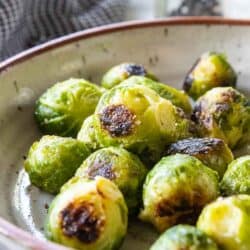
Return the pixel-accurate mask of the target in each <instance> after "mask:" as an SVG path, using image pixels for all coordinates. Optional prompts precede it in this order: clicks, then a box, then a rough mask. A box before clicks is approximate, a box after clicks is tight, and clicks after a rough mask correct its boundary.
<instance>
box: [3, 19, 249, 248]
mask: <svg viewBox="0 0 250 250" xmlns="http://www.w3.org/2000/svg"><path fill="white" fill-rule="evenodd" d="M176 25H188V26H193V25H208V26H210V25H226V26H250V19H248V20H242V19H228V18H221V17H173V18H166V19H156V20H150V21H129V22H123V23H117V24H111V25H105V26H100V27H96V28H92V29H88V30H84V31H79V32H75V33H73V34H70V35H66V36H63V37H60V38H57V39H54V40H51V41H49V42H47V43H44V44H41V45H39V46H36V47H34V48H32V49H29V50H26V51H24V52H21V53H19V54H17V55H15V56H13V57H10V58H9V59H7V60H5V61H3V62H1V63H0V74H1V73H3V72H5V71H7V70H8V69H9V68H10V67H12V66H14V65H17V64H21V63H22V62H24V61H26V60H28V59H30V58H32V57H35V56H37V55H39V54H42V53H43V52H46V51H49V50H53V49H55V48H58V47H60V46H64V45H67V44H70V43H72V42H77V41H79V40H84V39H87V38H89V37H94V36H99V35H103V34H108V33H114V32H117V31H122V30H129V29H142V28H148V27H159V26H166V27H167V26H176ZM0 234H2V235H4V236H6V237H8V238H10V239H11V240H14V241H16V242H18V243H21V244H22V245H23V246H25V247H28V249H32V250H47V249H50V250H66V249H69V248H65V247H63V246H60V245H58V244H55V243H50V242H46V241H43V240H40V239H37V238H36V237H34V236H33V235H32V234H30V233H28V232H26V231H24V230H23V229H20V228H19V227H17V226H15V225H13V224H11V223H10V222H8V221H7V220H5V219H3V218H1V217H0Z"/></svg>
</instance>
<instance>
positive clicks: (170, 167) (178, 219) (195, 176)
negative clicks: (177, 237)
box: [139, 154, 219, 231]
mask: <svg viewBox="0 0 250 250" xmlns="http://www.w3.org/2000/svg"><path fill="white" fill-rule="evenodd" d="M218 194H219V185H218V174H217V173H216V172H215V171H214V170H212V169H211V168H208V167H206V166H205V165H203V164H202V163H201V162H200V161H199V160H198V159H196V158H195V157H192V156H189V155H182V154H176V155H172V156H168V157H164V158H162V159H161V160H160V161H159V162H158V163H157V164H156V166H155V167H154V168H153V169H152V170H151V171H150V172H149V173H148V175H147V178H146V181H145V183H144V186H143V205H144V208H143V210H142V211H141V213H140V216H139V217H140V219H141V220H143V221H146V222H150V223H152V224H153V225H154V226H155V227H156V228H157V229H158V230H159V231H164V230H165V229H167V228H169V227H171V226H173V225H175V224H178V223H188V224H189V223H194V222H195V220H196V218H197V217H198V215H199V213H200V211H201V210H202V208H203V207H204V206H205V205H206V204H207V203H208V202H211V201H212V200H214V199H215V198H216V197H217V196H218Z"/></svg>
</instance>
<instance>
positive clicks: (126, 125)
mask: <svg viewBox="0 0 250 250" xmlns="http://www.w3.org/2000/svg"><path fill="white" fill-rule="evenodd" d="M100 121H101V124H102V127H103V128H104V129H106V130H107V131H108V132H109V134H110V135H111V136H113V137H119V136H124V135H129V134H131V133H132V130H133V127H134V121H135V115H134V114H133V113H132V112H131V111H130V110H129V109H128V108H127V107H126V106H125V105H123V104H119V105H111V106H108V107H106V108H105V109H104V110H103V112H102V113H101V114H100Z"/></svg>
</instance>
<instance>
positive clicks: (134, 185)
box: [76, 147, 147, 214]
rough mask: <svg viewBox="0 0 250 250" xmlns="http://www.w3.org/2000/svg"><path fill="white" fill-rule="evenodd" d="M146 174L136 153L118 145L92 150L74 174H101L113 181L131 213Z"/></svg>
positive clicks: (137, 200) (88, 176) (87, 176)
mask: <svg viewBox="0 0 250 250" xmlns="http://www.w3.org/2000/svg"><path fill="white" fill-rule="evenodd" d="M146 174H147V169H146V167H145V166H144V165H143V164H142V162H141V161H140V159H139V158H138V157H137V156H136V155H134V154H132V153H130V152H128V151H127V150H125V149H122V148H118V147H108V148H103V149H100V150H98V151H96V152H94V153H93V154H91V155H90V156H89V157H88V158H87V159H86V160H85V161H84V162H83V164H82V165H81V167H80V168H79V169H78V170H77V172H76V176H81V177H85V178H89V179H93V178H95V177H96V176H103V177H105V178H107V179H109V180H111V181H113V182H114V183H115V184H116V185H117V186H118V188H119V189H120V190H121V192H122V193H123V195H124V198H125V201H126V203H127V206H128V208H129V213H131V214H133V213H135V212H136V211H137V208H138V205H139V203H140V199H141V188H142V184H143V182H144V179H145V177H146Z"/></svg>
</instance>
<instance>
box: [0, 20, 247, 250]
mask: <svg viewBox="0 0 250 250" xmlns="http://www.w3.org/2000/svg"><path fill="white" fill-rule="evenodd" d="M249 44H250V21H236V20H221V19H209V18H203V19H170V20H157V21H151V22H131V23H124V24H116V25H111V26H105V27H100V28H95V29H92V30H87V31H83V32H78V33H75V34H73V35H69V36H66V37H63V38H60V39H57V40H54V41H52V42H49V43H47V44H44V45H41V46H38V47H36V48H34V49H31V50H29V51H27V52H24V53H21V54H19V55H17V56H15V57H13V58H11V59H9V60H7V61H5V62H2V63H1V64H0V166H1V167H0V216H1V219H0V242H1V244H0V248H1V249H39V250H40V249H58V250H59V249H63V247H61V246H59V245H56V244H52V243H49V242H47V241H46V240H45V238H44V234H43V231H44V228H43V223H44V217H45V215H46V213H47V206H48V204H49V203H50V201H51V199H52V196H50V195H48V194H46V193H43V192H41V191H40V190H39V189H37V188H35V187H33V186H31V185H30V182H29V178H28V177H27V175H26V174H25V172H24V170H23V161H24V159H25V155H26V154H27V150H28V148H29V146H30V145H31V143H32V142H33V141H34V140H36V139H38V138H39V137H40V136H41V135H40V134H39V132H38V129H37V126H36V124H35V123H34V119H33V111H34V103H35V100H36V99H37V97H38V96H39V95H41V93H42V92H43V91H44V90H45V89H47V88H48V87H49V86H51V85H52V84H54V83H56V82H58V81H61V80H64V79H67V78H70V77H84V78H87V79H90V80H91V81H93V82H95V83H99V82H100V79H101V76H102V75H103V73H104V72H105V71H106V70H107V69H109V68H110V67H111V66H112V65H115V64H118V63H121V62H125V61H132V62H137V63H142V64H145V65H146V67H147V68H148V69H149V70H150V71H152V72H154V73H155V74H156V75H157V76H158V77H159V78H160V79H161V80H162V81H163V82H166V83H168V84H170V85H172V86H174V87H177V88H181V86H182V81H183V78H184V76H185V74H186V72H187V71H188V69H189V68H190V66H191V65H192V64H193V62H194V61H195V60H196V58H197V57H198V56H199V55H200V54H201V53H203V52H205V51H210V50H212V51H220V52H225V53H226V54H227V56H228V59H229V61H230V62H232V64H233V65H234V67H235V69H236V70H237V72H238V75H239V81H238V87H239V89H240V90H241V91H243V92H244V93H246V94H247V95H248V96H249V95H250V70H249V69H250V53H249ZM249 152H250V148H249V147H246V148H245V153H249ZM128 231H129V233H128V236H127V238H126V240H125V242H124V245H123V247H122V250H132V249H136V250H145V249H148V248H149V246H150V245H151V244H152V242H153V241H154V240H155V238H156V237H157V234H156V233H155V232H154V230H153V229H151V228H150V227H148V226H146V225H141V224H140V223H139V222H133V223H131V225H129V229H128ZM27 232H29V233H27ZM1 245H4V247H3V248H2V247H1Z"/></svg>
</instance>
